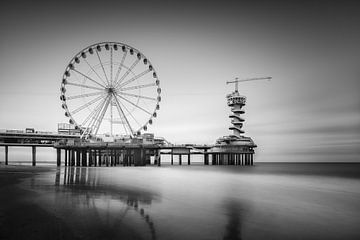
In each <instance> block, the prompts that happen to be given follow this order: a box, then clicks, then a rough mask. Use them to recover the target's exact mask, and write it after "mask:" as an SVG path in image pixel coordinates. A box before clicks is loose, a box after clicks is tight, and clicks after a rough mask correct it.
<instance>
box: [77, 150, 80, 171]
mask: <svg viewBox="0 0 360 240" xmlns="http://www.w3.org/2000/svg"><path fill="white" fill-rule="evenodd" d="M76 166H77V167H80V150H79V149H76Z"/></svg>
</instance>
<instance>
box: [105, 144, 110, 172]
mask: <svg viewBox="0 0 360 240" xmlns="http://www.w3.org/2000/svg"><path fill="white" fill-rule="evenodd" d="M105 154H106V156H105V159H106V160H105V161H106V166H107V167H108V166H109V149H108V148H106V151H105Z"/></svg>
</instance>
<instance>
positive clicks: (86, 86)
mask: <svg viewBox="0 0 360 240" xmlns="http://www.w3.org/2000/svg"><path fill="white" fill-rule="evenodd" d="M66 84H67V85H72V86H77V87H84V88H91V89H95V90H100V91H102V90H104V89H102V88H97V87H93V86H89V85H85V84H79V83H73V82H69V81H67V82H66Z"/></svg>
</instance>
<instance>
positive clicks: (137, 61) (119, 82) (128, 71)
mask: <svg viewBox="0 0 360 240" xmlns="http://www.w3.org/2000/svg"><path fill="white" fill-rule="evenodd" d="M139 61H140V59H139V58H137V59H136V60H135V62H134V63H133V64H132V65H131V66H130V67H129V68H128V70H127V71H126V72H125V73H124V75H122V77H121V78H120V79H119V81H117V82H116V83H115V86H117V85H119V84H121V82H122V81H123V80H124V79H125V78H126V77H127V75H129V73H130V72H131V70H132V69H133V68H134V67H135V66H136V65H137V64H138V63H139Z"/></svg>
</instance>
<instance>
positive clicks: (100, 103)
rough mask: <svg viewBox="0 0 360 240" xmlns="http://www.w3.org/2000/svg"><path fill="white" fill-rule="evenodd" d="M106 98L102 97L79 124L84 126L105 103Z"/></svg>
mask: <svg viewBox="0 0 360 240" xmlns="http://www.w3.org/2000/svg"><path fill="white" fill-rule="evenodd" d="M105 101H106V98H104V99H102V101H101V102H99V104H98V105H97V106H96V107H95V109H94V110H93V111H92V112H91V113H90V114H89V116H87V117H86V119H85V120H84V121H83V122H82V124H81V126H85V125H86V123H87V122H88V121H89V120H90V119H92V118H93V117H94V116H95V115H96V113H97V112H98V111H99V109H100V108H101V106H102V105H103V104H104V103H105Z"/></svg>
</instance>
